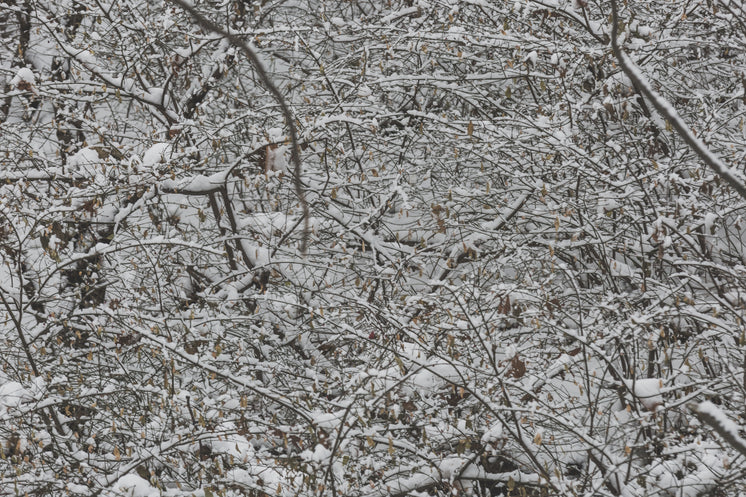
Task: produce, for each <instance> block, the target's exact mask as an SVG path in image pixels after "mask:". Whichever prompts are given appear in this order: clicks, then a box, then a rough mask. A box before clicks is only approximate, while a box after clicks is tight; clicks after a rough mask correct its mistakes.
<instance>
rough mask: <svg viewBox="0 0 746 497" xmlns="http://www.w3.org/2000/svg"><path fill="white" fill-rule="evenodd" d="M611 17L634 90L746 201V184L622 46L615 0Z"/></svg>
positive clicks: (614, 43) (620, 57) (614, 39)
mask: <svg viewBox="0 0 746 497" xmlns="http://www.w3.org/2000/svg"><path fill="white" fill-rule="evenodd" d="M611 18H612V20H611V22H612V26H611V48H612V50H613V51H614V56H615V57H616V58H617V60H618V61H619V64H620V65H621V66H622V70H623V71H624V73H625V74H626V75H627V77H628V78H629V79H630V80H632V83H633V84H634V86H635V88H637V90H638V91H639V92H640V93H642V94H643V95H644V96H645V98H647V99H648V100H649V101H650V103H652V104H653V107H655V109H656V110H657V111H658V112H659V113H660V114H661V115H663V117H665V118H666V119H667V120H668V122H669V123H671V126H672V127H673V128H674V129H675V130H676V132H677V133H678V135H679V136H680V137H681V138H682V139H683V140H684V142H686V144H687V145H689V147H691V149H692V150H694V152H695V153H696V154H697V155H698V156H699V158H700V159H702V161H704V163H705V164H707V166H708V167H710V169H712V170H713V171H715V173H717V174H718V175H719V176H720V177H721V178H723V179H724V180H725V181H726V182H727V183H728V184H729V185H730V186H731V188H733V189H734V190H735V191H736V192H738V194H739V195H740V196H741V198H743V199H746V184H744V182H743V181H742V180H741V179H740V178H739V177H738V176H736V174H735V173H734V172H733V170H732V169H730V168H729V167H728V166H727V165H726V164H725V163H724V162H723V161H721V160H720V158H719V157H718V156H717V155H715V154H714V153H713V152H712V151H711V150H710V149H709V148H708V147H707V145H705V143H704V142H703V141H702V140H700V139H699V138H697V136H696V135H695V134H694V133H692V131H691V130H690V129H689V127H688V126H687V125H686V123H685V122H684V120H683V119H682V118H681V116H680V115H679V113H678V112H677V111H676V109H674V107H673V106H672V105H671V104H670V103H669V102H668V101H667V100H666V99H665V98H663V96H662V95H660V94H659V93H658V92H656V91H655V90H654V89H653V87H652V86H651V85H650V83H649V82H648V80H647V79H646V78H645V76H644V75H643V73H642V70H641V69H640V67H638V66H637V64H635V62H634V61H633V60H632V59H631V58H630V57H629V56H628V55H627V54H626V53H625V52H624V51H623V50H622V48H621V47H620V46H619V13H618V8H617V3H616V0H612V1H611Z"/></svg>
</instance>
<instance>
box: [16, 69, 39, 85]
mask: <svg viewBox="0 0 746 497" xmlns="http://www.w3.org/2000/svg"><path fill="white" fill-rule="evenodd" d="M21 81H26V82H27V83H31V84H34V83H36V75H35V74H34V72H33V71H32V70H31V69H29V68H28V67H22V68H20V69H19V70H18V72H16V75H15V76H13V79H11V80H10V84H11V85H14V86H17V85H18V83H20V82H21Z"/></svg>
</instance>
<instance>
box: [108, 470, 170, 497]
mask: <svg viewBox="0 0 746 497" xmlns="http://www.w3.org/2000/svg"><path fill="white" fill-rule="evenodd" d="M114 489H115V491H117V492H118V495H122V496H126V497H157V496H159V495H160V491H159V490H158V489H157V488H155V487H153V486H152V485H151V484H150V482H148V481H147V480H146V479H145V478H142V477H140V476H138V475H135V474H129V475H124V476H123V477H121V478H119V480H117V482H116V483H115V484H114Z"/></svg>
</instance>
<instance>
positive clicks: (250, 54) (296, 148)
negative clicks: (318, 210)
mask: <svg viewBox="0 0 746 497" xmlns="http://www.w3.org/2000/svg"><path fill="white" fill-rule="evenodd" d="M169 1H171V2H173V3H175V4H177V5H178V6H180V7H181V8H182V9H184V10H185V11H187V12H188V13H189V15H191V16H192V18H194V20H195V22H196V23H197V24H198V25H200V26H201V27H202V28H204V29H206V30H208V31H212V32H213V33H218V34H220V35H223V36H225V37H226V38H228V41H230V42H231V43H232V44H233V45H235V46H236V47H238V48H240V49H241V51H242V52H243V53H244V55H246V58H248V59H249V61H250V62H251V64H252V65H253V66H254V69H255V70H256V73H257V75H258V76H259V80H260V81H261V82H262V84H263V85H264V86H265V87H266V88H267V89H268V90H269V92H270V93H271V94H272V96H273V97H274V98H275V100H277V103H278V104H279V105H280V109H281V111H282V115H283V118H284V119H285V122H286V123H287V126H288V128H289V130H290V142H291V152H290V160H291V162H292V163H293V187H294V189H295V194H296V196H297V197H298V201H299V202H300V205H301V209H302V211H303V218H304V221H303V235H302V237H301V253H302V254H303V255H305V254H306V251H307V249H308V238H309V235H310V224H309V218H310V213H309V210H308V202H307V201H306V197H305V193H304V192H303V185H302V183H301V179H300V177H301V172H302V171H301V169H302V168H301V163H300V145H299V144H298V129H297V128H296V126H295V118H294V117H293V114H292V112H291V111H290V106H289V105H288V103H287V101H286V100H285V97H284V96H283V95H282V92H280V90H279V88H277V86H276V85H275V84H274V83H273V82H272V80H271V79H270V77H269V74H267V71H266V70H265V69H264V66H263V65H262V62H261V61H260V60H259V57H258V56H257V55H256V53H255V52H254V50H253V49H252V48H251V46H249V44H248V43H246V42H245V41H244V40H243V39H242V38H240V37H239V36H237V35H235V34H233V33H231V32H229V31H228V30H226V29H225V28H222V27H220V26H218V25H217V24H215V23H214V22H212V21H210V20H209V19H207V18H206V17H204V16H203V15H202V14H200V13H199V12H197V11H196V10H195V9H194V7H192V6H191V5H190V4H189V3H187V2H186V1H184V0H169Z"/></svg>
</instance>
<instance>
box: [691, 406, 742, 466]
mask: <svg viewBox="0 0 746 497" xmlns="http://www.w3.org/2000/svg"><path fill="white" fill-rule="evenodd" d="M693 410H694V414H696V415H697V418H699V420H700V421H702V422H703V423H705V424H707V425H709V426H710V427H711V428H712V429H714V430H715V431H716V432H717V433H718V435H720V436H721V437H722V438H723V440H725V441H726V442H728V445H730V446H731V447H733V448H734V449H736V450H737V451H738V452H740V453H741V454H743V455H744V456H746V440H744V439H743V438H741V436H740V435H739V434H738V425H737V424H736V423H735V422H733V421H732V420H731V419H730V418H728V416H726V415H725V413H724V412H723V411H722V410H720V408H718V406H716V405H715V404H713V403H712V402H709V401H707V402H701V403H699V404H698V405H697V406H696V407H694V409H693Z"/></svg>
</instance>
